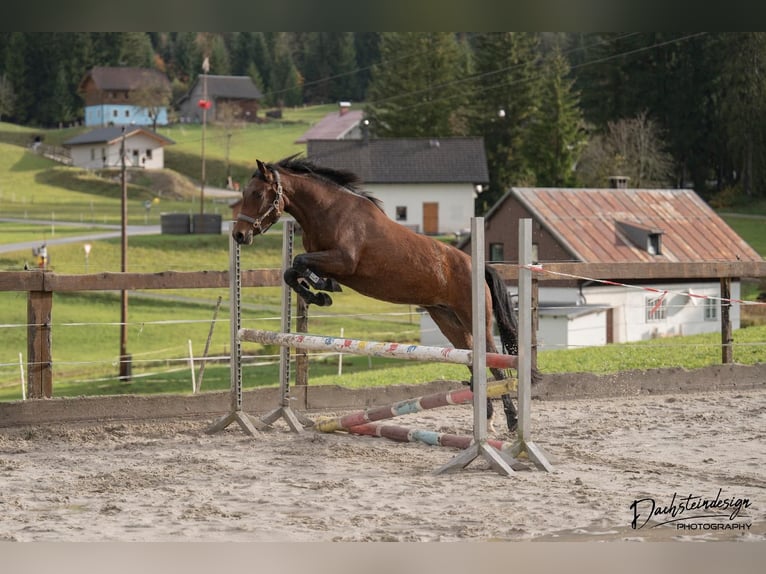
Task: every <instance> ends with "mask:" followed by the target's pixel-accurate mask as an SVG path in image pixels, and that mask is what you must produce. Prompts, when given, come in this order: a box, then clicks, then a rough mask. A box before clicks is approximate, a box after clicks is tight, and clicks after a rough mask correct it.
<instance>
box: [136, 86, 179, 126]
mask: <svg viewBox="0 0 766 574" xmlns="http://www.w3.org/2000/svg"><path fill="white" fill-rule="evenodd" d="M171 94H172V91H171V90H170V89H169V88H168V86H167V85H166V84H165V83H163V82H161V81H159V79H158V78H157V77H156V76H154V75H149V74H146V76H145V78H144V79H143V81H142V85H141V87H140V88H138V89H136V90H134V91H133V92H132V93H131V100H132V103H133V105H135V106H138V107H140V108H144V109H145V110H146V113H147V115H148V116H149V119H151V120H152V130H154V131H155V132H156V131H157V121H158V120H159V116H160V112H161V111H162V109H163V108H165V107H166V106H168V104H170V98H171Z"/></svg>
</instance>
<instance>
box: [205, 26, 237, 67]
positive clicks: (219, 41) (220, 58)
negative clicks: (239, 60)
mask: <svg viewBox="0 0 766 574" xmlns="http://www.w3.org/2000/svg"><path fill="white" fill-rule="evenodd" d="M207 49H208V52H207V55H208V57H209V58H210V73H211V74H215V75H218V76H229V75H231V64H230V60H229V51H228V50H227V49H226V44H225V43H224V41H223V38H222V37H221V35H220V34H214V35H211V36H210V37H209V42H208V44H207Z"/></svg>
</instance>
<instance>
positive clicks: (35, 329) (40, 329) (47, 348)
mask: <svg viewBox="0 0 766 574" xmlns="http://www.w3.org/2000/svg"><path fill="white" fill-rule="evenodd" d="M52 313H53V292H51V291H30V292H29V295H28V297H27V377H28V378H27V397H29V398H30V399H42V398H48V399H49V398H51V396H53V368H52V367H53V364H52V359H51V315H52Z"/></svg>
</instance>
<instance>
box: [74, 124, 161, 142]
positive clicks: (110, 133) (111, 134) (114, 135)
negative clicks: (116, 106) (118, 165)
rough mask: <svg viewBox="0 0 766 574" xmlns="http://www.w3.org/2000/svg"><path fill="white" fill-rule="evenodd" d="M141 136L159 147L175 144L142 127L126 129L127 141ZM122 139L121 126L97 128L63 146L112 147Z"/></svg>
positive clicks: (75, 137)
mask: <svg viewBox="0 0 766 574" xmlns="http://www.w3.org/2000/svg"><path fill="white" fill-rule="evenodd" d="M139 134H140V135H145V136H147V137H150V138H152V139H154V140H156V141H157V142H158V143H159V145H168V144H173V143H175V142H174V141H173V140H171V139H170V138H166V137H165V136H163V135H160V134H158V133H157V132H154V131H152V130H149V129H146V128H143V127H140V126H130V127H126V128H125V138H126V139H127V138H131V137H134V136H136V135H139ZM120 138H122V127H121V126H107V127H104V128H97V129H95V130H91V131H89V132H85V133H82V134H79V135H76V136H74V137H73V138H70V139H68V140H66V141H65V142H64V143H63V145H64V147H72V146H78V145H92V144H107V145H112V144H114V143H117V142H118V141H119V140H120Z"/></svg>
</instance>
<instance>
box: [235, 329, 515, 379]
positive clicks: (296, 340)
mask: <svg viewBox="0 0 766 574" xmlns="http://www.w3.org/2000/svg"><path fill="white" fill-rule="evenodd" d="M239 338H240V340H242V341H249V342H253V343H265V344H268V345H287V346H290V347H294V348H296V349H306V350H307V351H320V352H328V353H341V352H342V353H347V354H349V355H367V356H371V357H387V358H390V359H406V360H410V361H426V362H432V363H454V364H457V365H472V364H473V351H471V350H470V349H451V348H448V347H432V346H428V345H407V344H402V343H391V342H385V341H361V340H359V339H344V338H339V337H325V336H324V335H309V334H306V333H277V332H275V331H265V330H261V329H240V331H239ZM486 363H487V366H488V367H496V368H498V369H515V368H516V363H517V360H516V357H515V356H514V355H501V354H500V353H486Z"/></svg>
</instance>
